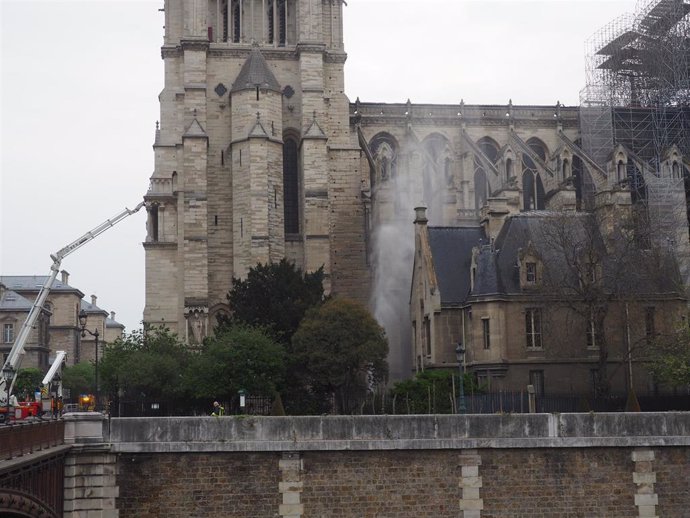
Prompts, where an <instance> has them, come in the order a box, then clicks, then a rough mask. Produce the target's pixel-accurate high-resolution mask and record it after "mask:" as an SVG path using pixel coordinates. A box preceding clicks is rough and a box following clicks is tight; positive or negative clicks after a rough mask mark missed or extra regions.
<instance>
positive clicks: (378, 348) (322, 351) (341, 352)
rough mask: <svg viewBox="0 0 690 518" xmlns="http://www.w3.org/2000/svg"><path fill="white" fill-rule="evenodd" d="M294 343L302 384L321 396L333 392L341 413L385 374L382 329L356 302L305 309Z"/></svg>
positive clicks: (385, 348) (385, 345)
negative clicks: (303, 381) (305, 312)
mask: <svg viewBox="0 0 690 518" xmlns="http://www.w3.org/2000/svg"><path fill="white" fill-rule="evenodd" d="M292 345H293V350H294V355H295V359H296V361H297V365H299V366H300V370H301V374H302V376H303V379H304V380H305V381H306V386H307V387H309V389H310V391H311V392H312V393H313V394H317V395H321V397H322V398H324V399H325V398H329V397H330V396H331V395H333V396H335V402H336V405H337V409H338V411H339V412H340V413H352V412H353V411H355V409H356V406H357V405H358V404H359V402H360V401H361V399H362V398H363V397H364V396H365V395H366V392H367V391H368V390H369V389H371V388H372V387H374V386H375V385H376V384H378V383H381V382H383V381H384V380H385V378H386V376H387V374H388V364H387V363H386V356H387V355H388V341H387V339H386V335H385V332H384V330H383V328H382V327H381V326H380V325H379V324H378V323H377V322H376V320H375V319H374V317H373V316H372V315H371V314H370V313H369V311H368V310H367V309H366V308H365V307H363V306H362V305H361V304H358V303H357V302H353V301H350V300H346V299H339V298H334V299H331V300H329V301H327V302H325V303H324V304H323V305H321V306H319V307H316V308H313V309H311V310H309V311H308V312H307V314H306V316H305V317H304V319H303V320H302V323H301V324H300V326H299V329H298V330H297V332H296V333H295V334H294V336H293V338H292ZM324 399H322V401H323V400H324Z"/></svg>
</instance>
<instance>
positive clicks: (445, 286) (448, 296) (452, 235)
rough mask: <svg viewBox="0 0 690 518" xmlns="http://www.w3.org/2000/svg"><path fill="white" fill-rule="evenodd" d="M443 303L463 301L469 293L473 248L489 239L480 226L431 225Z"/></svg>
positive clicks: (430, 241) (430, 244)
mask: <svg viewBox="0 0 690 518" xmlns="http://www.w3.org/2000/svg"><path fill="white" fill-rule="evenodd" d="M428 232H429V247H430V248H431V255H432V257H433V260H434V269H435V271H436V279H437V280H438V286H439V290H440V291H441V304H442V305H449V304H450V305H452V304H460V303H462V302H464V301H465V299H466V298H467V295H468V294H469V292H470V268H471V265H472V248H473V247H475V246H479V245H481V244H482V243H485V242H486V236H485V234H484V230H483V229H482V228H481V227H428Z"/></svg>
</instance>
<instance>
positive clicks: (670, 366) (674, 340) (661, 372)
mask: <svg viewBox="0 0 690 518" xmlns="http://www.w3.org/2000/svg"><path fill="white" fill-rule="evenodd" d="M649 355H650V360H651V371H652V373H653V374H654V377H655V378H656V379H657V380H658V381H660V382H661V383H665V384H667V385H670V386H683V385H690V329H688V327H687V325H683V326H681V327H680V328H679V329H678V330H677V331H676V332H675V333H673V334H671V335H668V336H660V337H658V338H657V340H656V341H655V342H654V344H653V346H652V347H651V348H650V351H649Z"/></svg>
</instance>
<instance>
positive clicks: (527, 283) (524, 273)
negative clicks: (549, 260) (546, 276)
mask: <svg viewBox="0 0 690 518" xmlns="http://www.w3.org/2000/svg"><path fill="white" fill-rule="evenodd" d="M517 266H518V269H519V271H520V287H521V288H522V289H528V290H534V289H535V288H537V287H538V286H539V284H540V283H541V280H542V276H543V268H544V265H543V264H542V262H541V260H540V259H539V254H538V253H537V250H536V248H535V247H534V245H533V244H532V243H531V242H529V243H528V244H527V247H526V249H524V250H523V249H520V250H519V251H518V257H517Z"/></svg>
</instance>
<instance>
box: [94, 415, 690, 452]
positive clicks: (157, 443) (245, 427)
mask: <svg viewBox="0 0 690 518" xmlns="http://www.w3.org/2000/svg"><path fill="white" fill-rule="evenodd" d="M103 440H104V441H105V442H107V443H109V444H110V447H111V451H113V452H131V453H136V452H142V453H143V452H150V453H157V452H158V453H165V452H193V451H196V452H207V451H237V452H251V451H257V452H260V451H275V452H290V451H332V450H393V449H395V450H400V449H402V450H418V449H433V450H439V449H467V448H526V447H527V448H554V447H566V448H578V447H583V448H584V447H604V446H611V447H620V446H622V447H635V446H688V445H690V413H683V412H663V413H636V414H625V413H610V414H607V413H588V414H517V415H413V416H323V417H319V416H315V417H307V416H299V417H241V416H240V417H169V418H167V417H164V418H117V419H112V420H111V421H110V423H109V427H108V428H107V429H106V430H104V437H103Z"/></svg>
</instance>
